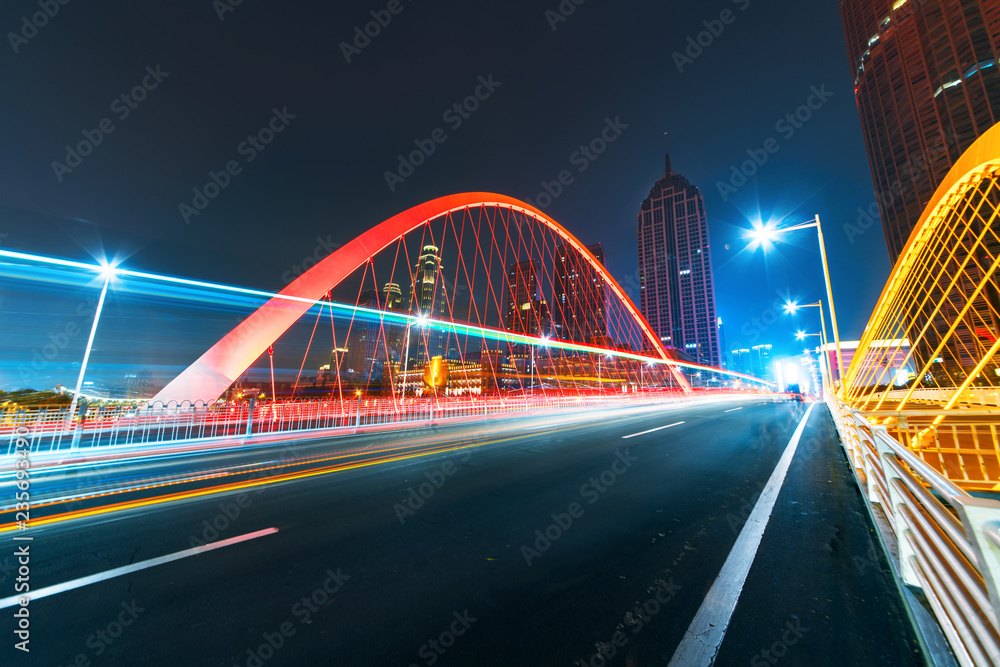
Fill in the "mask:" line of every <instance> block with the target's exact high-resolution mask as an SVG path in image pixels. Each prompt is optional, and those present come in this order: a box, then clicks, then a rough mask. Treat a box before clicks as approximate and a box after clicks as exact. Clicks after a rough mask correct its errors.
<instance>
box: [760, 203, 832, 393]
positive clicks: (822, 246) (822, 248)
mask: <svg viewBox="0 0 1000 667" xmlns="http://www.w3.org/2000/svg"><path fill="white" fill-rule="evenodd" d="M810 227H815V228H816V234H817V236H818V237H819V254H820V257H821V258H822V260H823V277H824V279H825V280H826V296H827V299H828V301H829V303H830V323H831V325H832V326H833V340H834V342H835V344H836V346H837V369H838V371H839V376H840V386H841V388H843V385H844V359H843V355H842V354H841V352H840V332H839V330H838V329H837V311H836V309H835V308H834V306H833V287H832V286H831V284H830V265H829V264H828V263H827V260H826V243H824V241H823V228H822V226H821V225H820V222H819V215H817V216H816V217H815V219H813V220H812V222H803V223H801V224H798V225H793V226H791V227H783V228H781V229H774V228H770V227H768V226H767V225H762V226H757V227H755V228H754V229H752V230H751V231H750V238H751V239H752V242H751V244H750V248H751V249H753V248H756V246H758V245H761V246H765V247H766V246H767V245H768V244H770V243H771V242H773V241H774V239H775V238H776V237H777V236H778V235H779V234H784V233H786V232H796V231H799V230H800V229H809V228H810Z"/></svg>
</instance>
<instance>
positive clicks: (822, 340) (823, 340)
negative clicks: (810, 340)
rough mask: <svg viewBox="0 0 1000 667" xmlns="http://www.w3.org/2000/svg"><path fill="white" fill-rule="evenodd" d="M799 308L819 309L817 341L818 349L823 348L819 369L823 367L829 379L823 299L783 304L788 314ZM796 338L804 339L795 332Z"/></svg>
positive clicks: (830, 377) (830, 374) (827, 342)
mask: <svg viewBox="0 0 1000 667" xmlns="http://www.w3.org/2000/svg"><path fill="white" fill-rule="evenodd" d="M800 308H818V309H819V323H820V334H819V337H820V338H819V341H820V349H822V350H823V361H822V362H821V365H820V370H821V371H823V370H824V369H825V372H826V378H827V380H831V379H832V376H833V374H832V373H830V372H829V370H830V369H829V362H830V356H829V350H830V343H829V340H828V339H827V337H826V318H825V317H824V316H823V300H822V299H819V300H817V301H816V302H815V303H803V304H799V303H796V302H795V301H789V302H788V303H786V304H785V312H786V313H788V314H789V315H794V314H795V313H796V312H797V311H798V310H799V309H800ZM799 333H800V334H801V333H802V332H801V331H800V332H799ZM810 335H813V336H815V335H817V334H810ZM796 339H797V340H804V339H805V336H804V335H803V336H802V337H801V338H800V337H799V336H798V334H797V335H796Z"/></svg>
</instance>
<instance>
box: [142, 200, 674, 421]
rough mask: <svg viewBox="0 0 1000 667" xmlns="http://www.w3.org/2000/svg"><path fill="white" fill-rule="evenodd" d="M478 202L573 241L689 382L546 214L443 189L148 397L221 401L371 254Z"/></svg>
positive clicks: (289, 291)
mask: <svg viewBox="0 0 1000 667" xmlns="http://www.w3.org/2000/svg"><path fill="white" fill-rule="evenodd" d="M479 207H496V208H499V209H508V210H510V211H515V212H518V213H521V214H524V215H527V216H530V217H531V218H533V219H534V220H535V221H537V222H538V223H539V224H541V225H544V226H545V227H546V228H548V229H549V230H551V231H552V232H553V233H554V234H555V235H557V236H558V237H559V238H561V239H562V240H563V241H564V242H565V243H566V244H568V245H569V246H571V247H572V248H573V249H574V250H575V251H577V252H578V253H579V254H580V255H581V256H582V257H584V258H585V260H586V261H587V262H588V263H589V265H590V267H592V269H593V270H594V271H596V272H597V273H598V274H599V275H600V276H601V277H602V278H603V280H604V281H605V284H606V285H607V287H608V289H610V290H611V292H612V293H613V294H614V295H615V296H616V297H617V298H618V299H619V300H620V302H621V304H622V306H623V308H624V309H625V310H627V312H628V313H629V315H630V316H631V317H632V318H633V320H634V322H635V323H636V325H637V326H638V328H639V329H640V330H641V332H642V335H643V336H644V337H645V338H646V340H647V341H648V343H649V349H650V350H652V351H653V352H654V354H655V355H656V356H658V357H659V359H660V360H662V361H664V362H666V363H667V364H668V365H669V366H670V369H671V371H672V373H673V374H674V376H675V378H676V379H677V380H678V382H679V383H680V384H681V386H682V387H683V388H684V389H685V390H686V391H687V390H690V386H689V385H688V383H687V381H686V380H685V379H684V376H683V374H681V373H680V372H679V371H678V370H677V368H676V366H675V365H673V364H671V363H670V359H671V358H670V356H669V355H668V353H667V350H666V348H665V347H664V345H663V343H662V342H661V341H660V339H659V338H658V337H657V336H656V334H655V333H654V332H653V330H652V327H651V326H650V325H649V323H648V322H647V321H646V319H645V318H644V317H643V316H642V314H641V313H640V312H639V311H638V309H637V308H636V307H635V304H634V303H632V301H631V299H629V297H628V296H627V295H626V294H625V291H624V290H623V289H622V287H621V285H619V284H618V282H617V281H616V280H615V279H614V277H612V276H611V274H610V273H608V271H607V270H606V269H605V267H604V265H603V264H601V262H599V261H597V259H596V258H595V257H594V255H593V253H591V252H590V251H589V250H588V249H587V248H586V246H584V245H583V244H582V243H581V242H580V241H579V240H577V238H576V237H575V236H573V235H572V234H571V233H570V232H569V231H567V230H566V229H565V228H564V227H563V226H562V225H560V224H559V223H558V222H556V221H555V220H553V219H552V218H551V217H549V216H548V215H546V214H545V213H543V212H542V211H540V210H539V209H537V208H535V207H534V206H531V205H530V204H528V203H526V202H523V201H521V200H519V199H515V198H514V197H509V196H506V195H500V194H494V193H489V192H467V193H461V194H454V195H448V196H445V197H440V198H438V199H434V200H431V201H428V202H425V203H423V204H420V205H418V206H414V207H413V208H410V209H408V210H406V211H403V212H402V213H399V214H397V215H395V216H393V217H391V218H389V219H388V220H386V221H384V222H382V223H381V224H379V225H377V226H375V227H373V228H371V229H369V230H368V231H366V232H364V233H362V234H361V235H360V236H358V237H356V238H355V239H354V240H352V241H350V242H349V243H347V244H346V245H344V246H342V247H341V248H339V249H337V250H335V251H334V252H333V253H331V254H330V255H328V256H327V257H326V258H324V259H323V260H321V261H320V262H319V263H318V264H316V265H315V266H313V267H312V268H310V269H309V270H308V271H306V272H305V273H303V274H302V275H301V276H300V277H299V278H297V279H296V280H295V281H293V282H292V283H290V284H289V285H288V286H287V287H285V289H283V290H282V291H281V292H280V293H279V294H278V295H276V296H274V297H272V298H271V299H269V300H268V301H267V302H266V303H265V304H263V305H262V306H261V307H260V308H258V309H257V310H256V311H255V312H253V313H252V314H251V315H250V316H248V317H247V318H246V319H245V320H243V322H241V323H240V324H239V325H237V326H236V327H235V328H234V329H233V330H232V331H230V332H229V333H228V334H226V335H225V336H224V337H223V338H222V339H220V340H219V341H218V342H217V343H215V344H214V345H213V346H212V347H211V348H209V349H208V350H207V351H206V352H205V353H204V354H202V355H201V357H199V358H198V359H197V360H196V361H195V362H194V363H193V364H191V365H190V366H189V367H188V368H186V369H185V370H184V371H183V372H181V373H180V375H178V376H177V377H176V378H174V380H172V381H171V382H170V383H169V384H168V385H167V386H166V387H164V388H163V389H162V390H161V391H160V392H159V393H158V394H157V395H156V396H155V397H154V398H153V399H152V401H154V402H156V401H162V402H163V403H164V404H166V403H168V402H170V401H176V402H178V403H180V402H182V401H192V402H194V401H205V402H211V401H214V400H216V399H218V398H219V397H220V396H222V395H223V393H225V391H226V390H227V389H228V388H229V387H230V386H231V385H232V384H233V382H235V381H236V379H237V378H239V377H240V375H242V374H243V372H244V371H246V370H247V369H248V368H249V367H250V366H251V365H252V364H253V363H254V362H255V361H256V360H257V359H258V358H259V357H260V356H261V355H262V354H263V353H264V352H265V351H266V350H267V349H268V347H269V346H271V345H272V344H273V343H274V342H275V341H277V340H278V338H279V337H281V335H282V334H284V333H285V332H286V331H287V330H288V329H289V328H290V327H291V326H292V325H293V324H294V323H295V322H296V321H298V320H299V318H301V317H302V316H303V315H304V314H305V313H306V312H307V311H308V310H309V309H310V308H311V307H312V306H313V305H314V304H315V303H316V302H318V301H319V300H320V299H321V298H322V297H323V296H324V295H326V294H327V293H328V292H329V291H330V290H331V289H333V288H334V287H336V286H337V285H338V284H340V282H341V281H343V280H344V279H345V278H347V277H348V276H350V275H351V274H352V273H354V272H355V271H356V270H357V269H359V268H360V267H362V266H363V265H364V264H365V263H366V262H368V261H369V260H370V259H371V258H372V257H374V256H375V255H376V254H378V253H379V252H381V251H382V250H384V249H385V248H387V247H388V246H389V245H390V244H392V243H394V242H395V241H397V240H398V239H400V238H401V237H404V236H405V235H406V234H408V233H410V232H412V231H414V230H416V229H418V228H419V227H420V226H421V225H424V224H426V223H428V222H430V221H432V220H435V219H438V218H441V217H442V216H446V215H448V214H450V213H455V212H459V211H463V210H466V209H472V208H479Z"/></svg>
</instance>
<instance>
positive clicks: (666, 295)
mask: <svg viewBox="0 0 1000 667" xmlns="http://www.w3.org/2000/svg"><path fill="white" fill-rule="evenodd" d="M638 241H639V294H640V296H639V302H640V303H639V307H640V308H641V310H642V314H643V315H644V316H645V318H646V319H647V320H648V321H649V323H650V325H652V327H653V331H654V332H655V333H656V335H657V336H659V338H660V340H661V341H663V344H664V345H666V346H668V347H674V348H676V349H678V350H680V351H682V352H684V353H686V354H688V355H689V356H691V357H692V358H693V359H695V360H697V361H698V363H702V364H707V365H710V366H721V365H722V356H721V354H720V351H721V350H720V347H719V333H718V328H717V323H716V311H715V283H714V281H713V280H712V260H711V252H710V250H709V241H708V221H707V219H706V217H705V201H704V198H703V197H702V195H701V190H699V189H698V188H697V187H695V186H694V185H691V183H689V182H688V180H687V179H686V178H684V177H683V176H681V175H680V174H678V173H676V172H674V171H673V170H672V169H671V167H670V153H669V151H668V152H667V155H666V173H664V174H663V176H662V177H661V178H660V180H658V181H657V182H656V184H655V185H653V189H652V190H650V192H649V196H648V197H646V199H645V201H643V202H642V205H641V207H640V209H639V231H638Z"/></svg>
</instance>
